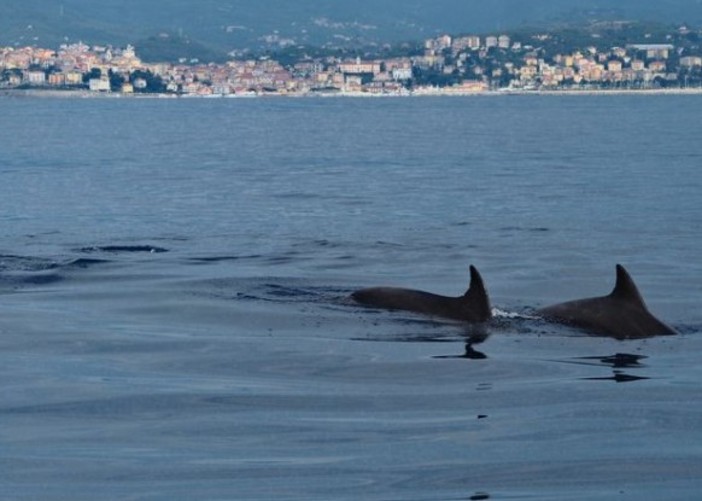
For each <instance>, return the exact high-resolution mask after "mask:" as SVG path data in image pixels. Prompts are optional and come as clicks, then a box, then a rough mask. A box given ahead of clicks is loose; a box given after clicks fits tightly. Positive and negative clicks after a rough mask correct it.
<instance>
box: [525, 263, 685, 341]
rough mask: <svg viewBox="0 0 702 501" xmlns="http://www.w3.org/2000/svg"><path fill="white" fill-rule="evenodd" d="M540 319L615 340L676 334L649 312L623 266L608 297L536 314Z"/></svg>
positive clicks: (618, 266)
mask: <svg viewBox="0 0 702 501" xmlns="http://www.w3.org/2000/svg"><path fill="white" fill-rule="evenodd" d="M536 313H537V314H538V315H541V316H542V317H544V318H546V319H548V320H553V321H556V322H559V323H563V324H568V325H573V326H575V327H580V328H582V329H585V330H587V331H590V332H591V333H593V334H599V335H604V336H611V337H614V338H617V339H640V338H647V337H653V336H665V335H672V334H677V332H675V330H674V329H673V328H672V327H670V326H668V325H666V324H664V323H663V322H661V321H660V320H658V319H657V318H656V317H654V316H653V315H652V314H651V312H649V311H648V308H647V307H646V303H644V300H643V298H642V297H641V294H640V293H639V290H638V288H637V287H636V284H635V283H634V281H633V280H632V278H631V276H630V275H629V273H628V272H627V271H626V270H625V269H624V267H623V266H622V265H619V264H618V265H617V283H616V285H615V286H614V290H613V291H612V292H611V293H610V294H609V295H608V296H602V297H593V298H586V299H578V300H576V301H568V302H567V303H560V304H556V305H553V306H548V307H546V308H542V309H540V310H537V311H536Z"/></svg>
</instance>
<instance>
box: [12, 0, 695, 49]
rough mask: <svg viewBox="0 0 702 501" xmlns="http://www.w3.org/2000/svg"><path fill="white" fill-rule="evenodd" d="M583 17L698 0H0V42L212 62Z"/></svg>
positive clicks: (691, 17)
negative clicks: (240, 54) (99, 47)
mask: <svg viewBox="0 0 702 501" xmlns="http://www.w3.org/2000/svg"><path fill="white" fill-rule="evenodd" d="M612 4H614V5H616V8H613V7H612ZM592 19H639V20H647V19H648V20H657V21H663V22H683V21H684V22H689V23H693V24H695V23H697V24H702V0H618V1H617V2H616V3H615V2H612V1H611V0H569V1H568V2H563V1H562V0H533V1H530V2H527V1H524V0H491V1H490V2H485V1H482V0H434V1H432V2H429V1H424V0H355V1H354V2H344V1H341V0H305V1H298V2H293V1H290V0H267V1H266V2H259V1H256V0H198V1H197V2H195V1H192V0H121V1H120V2H114V1H111V2H107V1H104V0H58V1H57V0H3V2H2V3H0V45H17V46H20V45H42V46H46V47H55V46H58V45H59V44H60V43H64V42H76V41H79V40H81V41H84V42H86V43H90V44H113V45H124V44H126V43H134V44H136V45H137V50H139V49H140V46H141V47H142V48H143V49H144V50H140V53H144V54H145V57H146V58H147V59H158V58H163V59H170V58H172V57H174V55H176V54H181V55H183V54H187V57H198V58H200V59H202V60H217V59H222V58H225V57H226V54H227V53H229V52H231V51H243V50H246V49H254V50H258V49H261V48H265V47H268V48H276V49H279V48H282V47H286V46H299V45H306V46H326V47H331V46H335V47H343V46H347V47H348V46H353V47H359V46H369V45H377V44H383V43H388V42H390V43H392V42H397V41H401V40H421V39H424V38H428V37H431V36H434V35H436V34H439V33H444V32H446V33H467V32H474V33H486V32H495V31H503V30H510V29H514V28H517V27H520V26H525V25H539V24H550V23H559V22H561V23H562V22H564V21H568V22H571V23H572V22H578V21H586V20H592ZM166 35H167V36H166Z"/></svg>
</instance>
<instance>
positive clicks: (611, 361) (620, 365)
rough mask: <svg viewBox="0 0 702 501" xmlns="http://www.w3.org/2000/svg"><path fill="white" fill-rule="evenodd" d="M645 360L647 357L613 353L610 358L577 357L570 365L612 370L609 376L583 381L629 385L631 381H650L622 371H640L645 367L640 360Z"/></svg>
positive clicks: (589, 378)
mask: <svg viewBox="0 0 702 501" xmlns="http://www.w3.org/2000/svg"><path fill="white" fill-rule="evenodd" d="M647 358H648V357H646V356H645V355H632V354H630V353H615V354H614V355H610V356H594V357H578V358H576V359H575V360H576V361H575V362H571V363H577V364H584V365H594V366H600V367H601V366H605V367H610V368H612V375H611V376H601V377H586V378H582V379H583V380H584V381H614V382H615V383H631V382H633V381H642V380H645V379H650V378H648V377H646V376H638V375H635V374H629V373H627V372H625V371H624V369H641V368H644V367H646V365H645V364H643V363H642V360H645V359H647Z"/></svg>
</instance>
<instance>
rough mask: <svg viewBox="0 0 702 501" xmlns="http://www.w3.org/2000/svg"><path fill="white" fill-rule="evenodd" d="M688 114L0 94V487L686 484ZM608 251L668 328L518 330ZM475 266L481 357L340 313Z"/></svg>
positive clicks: (699, 339)
mask: <svg viewBox="0 0 702 501" xmlns="http://www.w3.org/2000/svg"><path fill="white" fill-rule="evenodd" d="M701 116H702V96H650V95H648V96H626V95H620V96H499V97H470V98H396V99H392V98H388V99H352V98H348V99H333V98H329V99H324V98H317V99H314V98H308V99H253V100H225V99H219V100H187V99H180V100H170V99H163V100H159V99H41V98H28V99H20V98H0V209H1V210H0V385H1V386H0V388H1V390H2V393H1V394H2V398H1V399H0V499H2V500H3V501H4V500H18V501H19V500H21V501H25V500H49V501H53V500H71V501H83V500H95V499H104V500H106V499H120V500H126V499H128V500H138V501H142V500H144V501H146V500H148V501H152V500H153V501H155V500H158V501H161V500H164V501H165V500H175V499H178V500H179V499H183V500H238V499H252V500H264V499H271V500H298V499H304V500H330V499H339V500H358V499H368V500H465V499H494V500H502V499H506V500H510V499H534V500H536V499H538V500H544V499H553V500H556V499H558V500H563V499H617V500H623V499H637V500H638V499H698V496H699V493H700V491H701V490H702V426H700V425H701V424H702V364H701V363H700V355H701V354H702V309H700V299H701V298H702V260H701V259H700V255H701V254H700V252H701V248H702V141H701V140H700V138H701V137H702V136H701V135H700V117H701ZM616 263H622V264H624V265H625V266H626V267H627V268H628V270H629V271H630V273H631V274H632V276H633V277H634V279H635V280H636V281H637V283H638V285H639V287H640V289H641V292H642V294H643V295H644V297H645V298H646V301H647V303H648V305H649V307H650V309H651V310H652V311H653V312H654V313H655V314H656V315H657V316H659V317H660V318H662V319H663V320H665V321H666V322H668V323H670V324H672V325H673V326H675V327H676V328H677V329H678V330H679V331H680V332H681V335H680V336H675V337H666V338H658V339H649V340H638V341H616V340H613V339H608V338H599V337H591V336H587V335H585V334H582V333H579V332H577V331H574V330H570V329H567V328H564V327H559V326H555V325H549V324H546V323H544V322H542V321H539V320H538V319H532V318H529V312H530V311H532V309H534V308H536V307H539V306H544V305H547V304H551V303H554V302H560V301H565V300H568V299H574V298H579V297H586V296H593V295H603V294H606V293H608V292H609V291H610V290H611V288H612V286H613V284H614V266H615V264H616ZM470 264H474V265H476V266H477V267H478V268H479V269H480V270H481V272H482V274H483V277H484V279H485V281H486V283H487V286H488V290H489V292H490V295H491V298H492V301H493V304H494V307H495V308H496V314H497V318H496V320H495V321H494V322H493V323H492V325H490V326H489V327H488V331H489V333H490V337H489V338H488V339H487V340H486V341H485V342H483V343H481V344H476V345H473V346H468V347H467V346H466V335H467V331H466V329H465V327H464V326H462V325H460V324H456V323H451V322H435V321H432V320H431V319H426V318H422V317H417V316H414V315H412V314H409V313H392V312H379V311H372V310H366V309H363V308H360V307H358V306H354V305H352V304H349V303H348V302H347V301H346V299H345V298H346V296H347V295H348V294H349V293H350V292H351V291H353V290H354V289H356V288H359V287H363V286H370V285H397V286H404V287H413V288H421V289H424V290H431V291H434V292H438V293H442V294H448V295H459V294H461V293H462V292H463V291H464V290H465V289H466V287H467V284H468V266H469V265H470Z"/></svg>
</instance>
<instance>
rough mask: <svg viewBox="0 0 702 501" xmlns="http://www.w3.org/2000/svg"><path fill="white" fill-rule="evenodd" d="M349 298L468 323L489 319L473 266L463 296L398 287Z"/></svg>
mask: <svg viewBox="0 0 702 501" xmlns="http://www.w3.org/2000/svg"><path fill="white" fill-rule="evenodd" d="M351 298H352V299H354V300H355V301H356V302H358V303H360V304H363V305H365V306H371V307H375V308H386V309H389V310H405V311H412V312H415V313H423V314H425V315H431V316H437V317H444V318H449V319H452V320H462V321H464V322H471V323H479V322H485V321H487V320H489V319H490V317H491V316H492V310H491V308H490V298H489V297H488V294H487V291H486V290H485V284H484V283H483V278H482V277H481V276H480V273H479V272H478V270H477V269H476V268H475V266H472V265H471V267H470V286H469V288H468V290H467V291H466V293H465V294H464V295H462V296H459V297H448V296H440V295H438V294H432V293H431V292H424V291H419V290H414V289H400V288H397V287H372V288H370V289H361V290H358V291H356V292H354V293H353V294H351Z"/></svg>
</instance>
